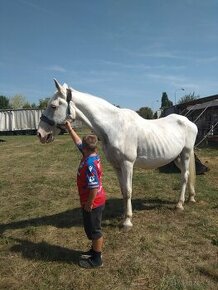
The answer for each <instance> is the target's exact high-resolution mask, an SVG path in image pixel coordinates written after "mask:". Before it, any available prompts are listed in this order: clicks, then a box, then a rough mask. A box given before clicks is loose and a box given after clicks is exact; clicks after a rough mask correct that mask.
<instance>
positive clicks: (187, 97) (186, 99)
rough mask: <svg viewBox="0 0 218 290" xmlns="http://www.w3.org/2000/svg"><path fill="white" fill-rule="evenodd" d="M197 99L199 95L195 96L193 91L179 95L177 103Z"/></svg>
mask: <svg viewBox="0 0 218 290" xmlns="http://www.w3.org/2000/svg"><path fill="white" fill-rule="evenodd" d="M197 99H199V96H195V92H193V93H190V94H189V95H185V96H184V97H181V98H180V99H179V101H178V104H183V103H187V102H191V101H194V100H197Z"/></svg>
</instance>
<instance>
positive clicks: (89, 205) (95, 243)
mask: <svg viewBox="0 0 218 290" xmlns="http://www.w3.org/2000/svg"><path fill="white" fill-rule="evenodd" d="M65 126H66V128H67V130H68V132H69V134H70V136H71V138H72V139H73V142H74V143H75V145H76V146H77V147H78V148H79V150H80V151H81V153H82V155H83V157H82V159H81V161H80V165H79V168H78V172H77V187H78V191H79V196H80V203H81V207H82V213H83V224H84V230H85V233H86V235H87V237H88V239H89V240H91V241H92V247H91V249H90V250H89V251H87V252H85V253H83V255H82V256H81V258H80V260H79V266H80V267H83V268H96V267H101V266H102V265H103V263H102V256H101V252H102V246H103V235H102V232H101V219H102V212H103V209H104V206H105V191H104V189H103V187H102V181H101V177H102V169H101V163H100V158H99V155H98V154H97V143H98V138H97V136H96V135H93V134H90V135H87V136H85V137H84V138H83V140H81V139H80V137H79V136H78V135H77V134H76V132H75V131H74V130H73V129H72V127H71V124H70V123H69V122H66V124H65Z"/></svg>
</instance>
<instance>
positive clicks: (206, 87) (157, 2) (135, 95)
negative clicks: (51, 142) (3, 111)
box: [0, 0, 218, 110]
mask: <svg viewBox="0 0 218 290" xmlns="http://www.w3.org/2000/svg"><path fill="white" fill-rule="evenodd" d="M217 12H218V0H207V1H205V0H0V95H4V96H7V97H9V98H10V97H13V96H14V95H17V94H19V95H22V96H24V97H25V98H26V100H27V101H28V102H30V103H36V104H38V102H39V100H40V99H44V98H46V97H50V96H52V95H53V93H54V91H55V87H54V82H53V78H56V79H57V80H58V81H59V82H60V83H67V84H68V85H69V86H71V87H73V88H74V89H76V90H78V91H81V92H85V93H90V94H92V95H95V96H99V97H102V98H104V99H106V100H107V101H109V102H110V103H112V104H115V105H119V106H120V107H122V108H130V109H133V110H138V109H139V108H141V107H150V108H152V110H156V109H158V108H159V107H160V105H161V96H162V93H163V92H166V93H167V95H168V97H169V99H170V100H171V101H173V102H174V103H175V102H178V100H179V99H180V98H181V97H182V96H184V95H189V94H191V93H194V94H195V95H196V96H199V97H206V96H210V95H214V94H218V70H217V66H218V17H217ZM182 89H183V90H182Z"/></svg>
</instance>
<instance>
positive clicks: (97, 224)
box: [82, 205, 104, 240]
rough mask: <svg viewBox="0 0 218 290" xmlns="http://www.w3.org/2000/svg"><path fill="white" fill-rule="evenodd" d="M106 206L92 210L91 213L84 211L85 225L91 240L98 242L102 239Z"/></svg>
mask: <svg viewBox="0 0 218 290" xmlns="http://www.w3.org/2000/svg"><path fill="white" fill-rule="evenodd" d="M103 210H104V205H102V206H99V207H96V208H94V209H92V211H91V212H88V211H85V210H84V209H82V213H83V225H84V230H85V233H86V235H87V237H88V239H89V240H98V239H99V238H101V237H102V232H101V220H102V212H103Z"/></svg>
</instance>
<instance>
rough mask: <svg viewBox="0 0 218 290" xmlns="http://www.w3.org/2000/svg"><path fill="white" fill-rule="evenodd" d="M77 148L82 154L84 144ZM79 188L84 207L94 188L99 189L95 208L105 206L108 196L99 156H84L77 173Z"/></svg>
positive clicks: (94, 203) (94, 204)
mask: <svg viewBox="0 0 218 290" xmlns="http://www.w3.org/2000/svg"><path fill="white" fill-rule="evenodd" d="M77 146H78V148H79V150H80V151H81V152H82V144H77ZM82 153H83V152H82ZM77 187H78V191H79V196H80V203H81V206H82V207H83V206H84V205H85V203H86V201H87V199H88V196H89V191H90V189H93V188H98V192H97V195H96V197H95V199H94V202H93V208H96V207H99V206H101V205H104V204H105V199H106V197H105V196H106V194H105V191H104V188H103V186H102V167H101V162H100V157H99V155H98V154H91V155H89V156H88V157H84V156H83V158H82V159H81V161H80V165H79V168H78V171H77Z"/></svg>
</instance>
